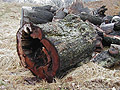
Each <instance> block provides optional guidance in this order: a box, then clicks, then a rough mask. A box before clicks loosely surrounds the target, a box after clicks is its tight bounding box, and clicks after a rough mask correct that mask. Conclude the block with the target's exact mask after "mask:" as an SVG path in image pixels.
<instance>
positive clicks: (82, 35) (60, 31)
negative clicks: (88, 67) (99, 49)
mask: <svg viewBox="0 0 120 90" xmlns="http://www.w3.org/2000/svg"><path fill="white" fill-rule="evenodd" d="M37 26H39V27H40V28H41V29H42V30H43V32H44V34H45V37H46V38H48V39H49V40H50V41H51V42H52V43H53V45H54V46H55V47H56V49H57V51H58V54H59V57H60V70H59V71H60V72H61V71H67V70H68V69H70V68H71V67H73V66H75V65H77V64H79V63H81V62H86V59H87V60H88V59H89V60H90V58H91V54H92V52H93V51H94V48H95V37H96V36H97V34H96V30H95V29H93V27H92V26H91V25H89V24H88V23H86V22H83V21H82V20H81V19H80V18H79V16H75V15H68V16H67V17H66V18H65V19H63V20H60V21H58V22H50V23H47V24H39V25H37Z"/></svg>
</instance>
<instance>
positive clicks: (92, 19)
mask: <svg viewBox="0 0 120 90" xmlns="http://www.w3.org/2000/svg"><path fill="white" fill-rule="evenodd" d="M79 16H80V18H81V19H82V20H83V21H86V20H88V21H89V22H91V23H93V24H94V25H100V24H101V23H102V22H103V20H102V18H100V17H99V16H95V15H91V14H87V13H81V14H79Z"/></svg>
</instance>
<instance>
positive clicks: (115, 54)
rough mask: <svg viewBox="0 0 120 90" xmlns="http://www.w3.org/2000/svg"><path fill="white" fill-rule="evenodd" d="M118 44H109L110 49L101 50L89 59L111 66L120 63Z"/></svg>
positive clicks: (119, 46) (107, 66)
mask: <svg viewBox="0 0 120 90" xmlns="http://www.w3.org/2000/svg"><path fill="white" fill-rule="evenodd" d="M119 58H120V45H115V44H111V47H110V49H108V50H106V51H102V52H101V53H100V54H98V55H97V56H96V57H95V58H93V59H92V60H91V61H93V62H96V63H97V64H99V65H101V66H103V67H106V68H111V67H113V66H116V65H119V64H120V59H119Z"/></svg>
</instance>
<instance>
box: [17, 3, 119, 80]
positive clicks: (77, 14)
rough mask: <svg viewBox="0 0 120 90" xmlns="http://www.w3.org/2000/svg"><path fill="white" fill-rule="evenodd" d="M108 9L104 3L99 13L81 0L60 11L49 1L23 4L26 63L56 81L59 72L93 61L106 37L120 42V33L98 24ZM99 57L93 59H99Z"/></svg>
mask: <svg viewBox="0 0 120 90" xmlns="http://www.w3.org/2000/svg"><path fill="white" fill-rule="evenodd" d="M79 7H80V8H79ZM106 10H107V9H106V8H105V6H102V7H100V8H99V9H97V12H98V13H94V14H90V13H91V11H90V10H89V9H88V8H84V6H83V5H82V3H81V2H79V3H78V2H74V3H73V4H72V5H71V6H69V7H67V8H62V9H60V10H58V11H56V9H55V8H53V7H52V6H49V5H47V6H43V7H32V8H31V7H29V8H27V7H24V8H22V19H21V27H20V29H19V30H18V32H17V52H18V55H19V57H20V60H21V63H22V65H23V66H24V67H25V68H28V69H29V70H30V71H31V72H32V73H33V74H34V75H36V76H37V77H39V78H41V79H44V80H46V81H47V82H52V81H53V79H54V77H55V76H57V77H61V76H64V75H65V74H66V73H67V71H68V70H70V69H72V68H73V67H77V66H79V65H81V63H87V62H88V61H90V59H91V58H92V54H93V52H94V51H95V52H98V53H100V52H101V51H102V50H103V45H102V42H103V39H104V41H105V40H106V42H110V43H111V42H112V43H113V42H114V43H117V44H118V43H120V42H119V40H120V38H119V36H114V35H108V34H106V31H105V30H102V29H101V28H99V27H98V26H99V25H100V24H101V23H102V22H103V21H104V20H103V17H105V16H104V15H105V14H104V13H105V11H106ZM88 12H89V13H88ZM101 12H102V13H101ZM86 20H88V21H86ZM117 24H118V23H117ZM115 25H116V24H115ZM117 26H119V25H117ZM101 27H102V28H103V26H101ZM94 57H95V58H96V57H97V56H96V54H95V55H94ZM95 58H92V61H97V60H96V59H95Z"/></svg>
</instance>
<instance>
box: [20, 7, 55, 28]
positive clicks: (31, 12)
mask: <svg viewBox="0 0 120 90" xmlns="http://www.w3.org/2000/svg"><path fill="white" fill-rule="evenodd" d="M51 7H52V6H49V5H48V6H43V7H24V6H23V7H22V19H23V20H21V24H24V22H26V21H25V20H24V18H28V19H29V22H31V23H34V24H43V23H47V22H51V21H52V19H53V16H54V12H52V11H51ZM23 17H24V18H23ZM21 26H22V25H21Z"/></svg>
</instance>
